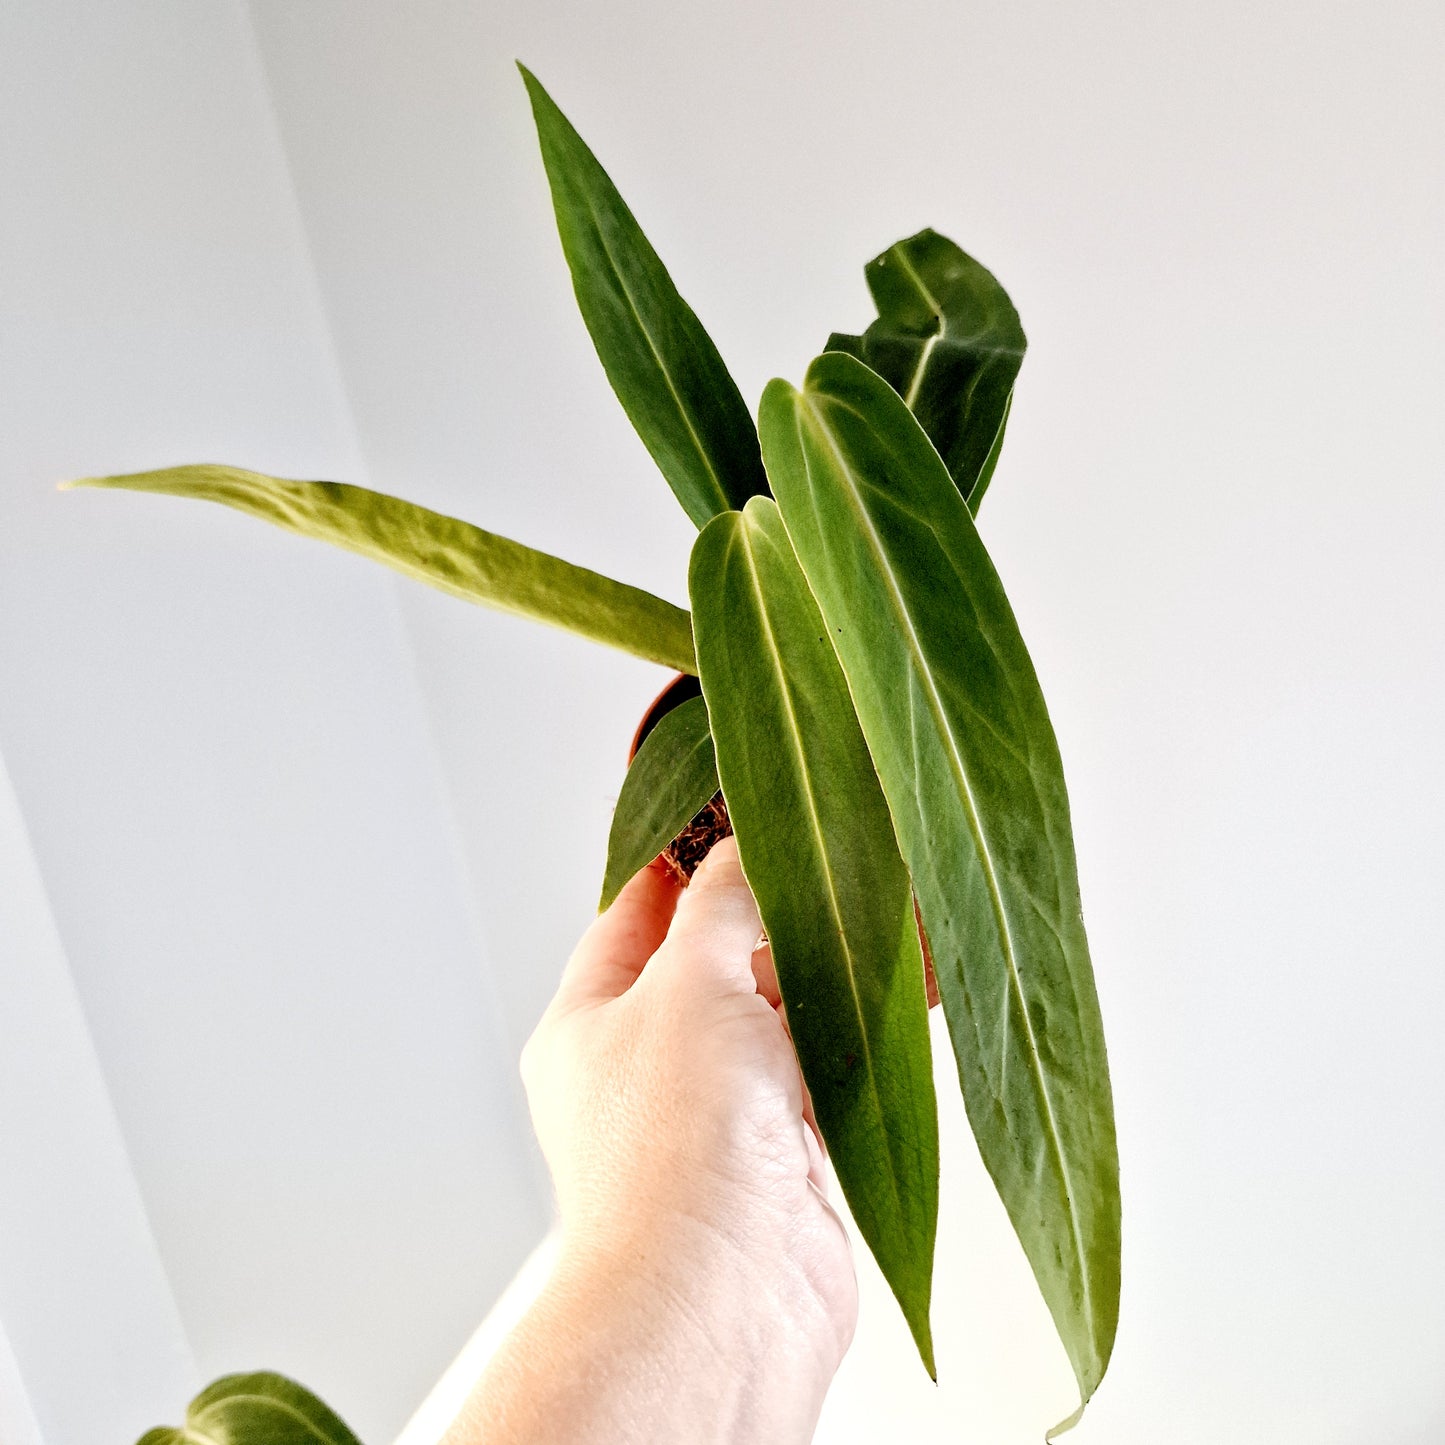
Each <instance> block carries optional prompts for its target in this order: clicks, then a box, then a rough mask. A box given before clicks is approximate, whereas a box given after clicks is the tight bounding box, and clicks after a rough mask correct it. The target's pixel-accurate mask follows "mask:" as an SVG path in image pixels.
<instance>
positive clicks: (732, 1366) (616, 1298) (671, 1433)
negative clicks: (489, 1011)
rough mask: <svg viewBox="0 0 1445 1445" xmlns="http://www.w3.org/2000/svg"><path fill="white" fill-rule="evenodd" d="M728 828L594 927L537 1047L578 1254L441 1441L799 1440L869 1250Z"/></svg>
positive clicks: (546, 1126)
mask: <svg viewBox="0 0 1445 1445" xmlns="http://www.w3.org/2000/svg"><path fill="white" fill-rule="evenodd" d="M760 938H761V927H760V924H759V920H758V912H757V907H756V905H755V904H754V902H753V898H752V894H751V893H750V892H749V890H748V886H747V883H746V882H745V881H744V878H743V875H742V870H741V868H740V867H739V865H738V859H737V849H736V846H735V845H734V843H733V840H732V839H730V838H729V839H725V840H724V841H723V842H721V843H719V844H718V845H717V846H716V847H715V848H714V849H713V850H712V852H711V853H710V854H709V855H708V857H707V858H706V859H705V860H704V862H703V865H702V867H701V868H700V869H699V870H698V872H697V875H696V877H695V878H694V880H693V882H692V884H691V886H689V887H688V888H687V889H686V890H679V889H678V888H677V887H676V885H675V884H673V883H672V882H671V881H669V879H668V878H667V877H666V875H665V874H664V873H662V872H661V871H660V870H657V869H653V868H649V869H646V870H644V871H643V872H642V873H640V874H639V875H638V876H637V877H636V878H634V879H633V880H632V882H631V883H630V884H629V885H628V886H627V888H626V889H624V890H623V892H622V894H621V896H620V897H619V898H618V900H617V902H616V903H615V904H613V906H612V907H611V908H610V909H609V910H608V911H607V912H606V913H605V914H603V915H602V917H600V918H599V919H598V920H597V921H596V922H595V923H594V924H593V925H592V927H591V928H590V929H589V930H588V931H587V933H586V935H585V936H584V937H583V939H582V941H581V943H580V944H579V945H578V947H577V950H576V952H575V953H574V954H573V956H572V959H571V961H570V962H569V963H568V965H567V968H566V971H565V973H564V975H563V978H562V982H561V985H560V987H559V988H558V990H557V996H556V997H555V998H554V999H553V1001H552V1003H551V1005H550V1007H549V1008H548V1009H547V1012H546V1014H545V1015H544V1016H543V1018H542V1021H541V1023H540V1024H539V1025H538V1026H537V1030H536V1032H535V1033H534V1034H533V1036H532V1038H531V1040H530V1041H529V1042H528V1044H527V1047H526V1049H525V1051H524V1053H523V1058H522V1076H523V1080H524V1082H525V1084H526V1087H527V1096H528V1100H529V1103H530V1105H531V1109H532V1119H533V1123H534V1125H535V1127H536V1131H537V1137H538V1139H539V1141H540V1142H541V1145H542V1151H543V1153H544V1154H545V1156H546V1159H547V1163H548V1166H549V1168H550V1169H551V1171H552V1179H553V1183H554V1185H555V1187H556V1194H557V1205H558V1211H559V1217H560V1228H561V1251H560V1255H559V1259H558V1263H557V1266H556V1268H555V1270H554V1271H553V1274H552V1277H551V1279H550V1280H549V1282H548V1283H547V1285H546V1286H545V1287H544V1289H543V1291H542V1293H541V1295H540V1297H539V1298H538V1300H537V1301H536V1303H535V1304H534V1305H533V1306H532V1308H531V1309H530V1310H529V1311H528V1313H527V1314H526V1315H525V1317H524V1318H523V1319H522V1321H521V1322H520V1323H519V1324H518V1326H517V1327H516V1329H515V1330H513V1331H512V1333H511V1334H510V1335H509V1336H508V1338H507V1339H506V1340H505V1341H504V1342H503V1344H502V1346H501V1347H500V1349H499V1350H498V1352H497V1353H496V1355H495V1356H494V1357H493V1359H492V1362H491V1363H490V1365H489V1366H488V1367H487V1369H486V1370H485V1371H484V1372H483V1374H482V1376H481V1378H480V1379H479V1380H478V1381H477V1384H476V1385H475V1387H474V1388H473V1390H472V1392H471V1395H470V1397H469V1399H468V1401H467V1404H466V1406H465V1407H464V1408H463V1410H462V1412H461V1414H460V1415H459V1416H458V1417H457V1419H456V1421H455V1422H454V1423H453V1425H452V1426H451V1428H450V1430H449V1431H448V1432H447V1435H446V1437H445V1442H444V1445H543V1442H546V1445H559V1442H567V1445H663V1442H666V1445H678V1442H688V1445H802V1442H806V1441H808V1440H811V1439H812V1436H813V1430H814V1427H815V1426H816V1424H817V1420H818V1412H819V1410H820V1408H821V1406H822V1402H823V1396H824V1393H825V1392H826V1390H827V1388H828V1384H829V1382H830V1381H831V1380H832V1378H833V1375H834V1373H835V1371H836V1370H837V1368H838V1364H839V1362H840V1361H841V1360H842V1358H843V1354H844V1352H845V1351H846V1350H847V1348H848V1344H849V1342H850V1341H851V1340H852V1338H853V1329H854V1325H855V1323H856V1320H857V1314H858V1293H857V1286H856V1283H855V1280H854V1275H853V1262H852V1254H851V1251H850V1247H849V1243H848V1238H847V1235H846V1233H845V1231H844V1228H843V1225H842V1223H841V1221H840V1220H839V1218H838V1216H837V1214H836V1213H835V1212H834V1210H833V1208H832V1206H831V1205H830V1204H829V1203H828V1200H827V1196H826V1184H825V1180H824V1173H823V1156H822V1151H821V1149H820V1147H819V1144H818V1140H817V1137H816V1134H815V1132H814V1129H813V1127H812V1125H811V1122H810V1120H809V1118H808V1111H807V1103H806V1094H805V1091H804V1088H803V1082H802V1078H801V1076H800V1075H799V1072H798V1065H797V1060H796V1058H795V1056H794V1054H793V1049H792V1045H791V1044H790V1042H789V1040H788V1036H787V1031H786V1027H785V1024H784V1020H783V1016H782V1013H781V1008H780V1005H779V1001H778V989H777V979H776V976H775V975H774V972H773V968H772V963H771V960H770V958H769V955H768V951H767V948H766V947H759V946H758V945H759V943H760Z"/></svg>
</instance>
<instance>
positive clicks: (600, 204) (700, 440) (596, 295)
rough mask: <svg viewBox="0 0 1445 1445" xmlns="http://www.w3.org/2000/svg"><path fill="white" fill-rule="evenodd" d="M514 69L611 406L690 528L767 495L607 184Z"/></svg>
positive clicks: (580, 143) (754, 447)
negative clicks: (624, 418) (626, 421)
mask: <svg viewBox="0 0 1445 1445" xmlns="http://www.w3.org/2000/svg"><path fill="white" fill-rule="evenodd" d="M518 69H520V70H521V72H522V79H523V80H524V81H525V82H526V84H527V92H528V94H529V95H530V96H531V99H532V114H533V116H534V118H535V119H536V122H537V136H538V139H539V140H540V141H541V144H542V160H543V162H544V164H545V165H546V167H547V179H548V181H549V183H550V185H551V188H552V204H553V208H554V209H555V211H556V213H557V230H558V233H559V234H560V236H561V238H562V250H563V253H564V254H565V255H566V257H567V265H568V267H569V269H570V270H571V272H572V285H573V289H574V290H575V291H576V293H577V305H578V306H579V307H580V309H581V311H582V319H583V320H584V321H585V322H586V323H587V330H588V331H589V332H590V333H591V335H592V341H593V344H594V345H595V346H596V348H597V355H598V357H599V358H600V359H601V362H602V366H603V369H604V370H605V371H606V372H607V379H608V380H609V381H610V382H611V383H612V389H613V391H615V392H616V393H617V399H618V400H619V401H620V402H621V403H622V407H623V410H624V411H626V413H627V415H628V417H629V418H630V419H631V422H632V425H633V426H634V427H636V429H637V434H638V436H640V437H641V438H642V441H643V444H644V445H645V446H646V447H647V450H648V451H649V452H651V453H652V457H653V460H654V461H656V463H657V465H658V467H659V468H660V469H661V471H662V474H663V476H664V477H665V478H666V479H667V482H668V485H669V486H670V487H671V488H672V490H673V491H674V492H675V493H676V494H677V499H678V501H680V502H681V503H682V505H683V509H684V510H685V511H686V512H687V514H688V516H689V517H691V518H692V520H693V521H694V522H695V523H696V524H697V525H698V526H699V527H701V526H702V525H703V524H704V523H705V522H706V521H707V520H708V518H709V517H711V516H714V515H715V514H716V513H718V512H722V511H726V510H727V509H728V508H730V507H741V506H742V505H743V503H744V502H746V501H747V499H748V498H749V497H751V496H753V495H755V494H757V493H761V492H766V491H767V478H766V476H765V475H764V473H763V464H762V459H761V457H760V456H759V454H758V434H757V429H756V428H755V427H754V425H753V419H752V417H751V416H750V415H749V413H748V409H747V406H746V405H745V404H744V402H743V399H742V395H741V394H740V393H739V391H738V388H737V384H736V383H735V382H734V381H733V379H732V377H731V376H729V375H728V370H727V367H726V366H725V365H724V364H723V360H722V357H721V356H719V355H718V350H717V347H716V346H714V345H713V343H712V338H711V337H709V336H708V334H707V332H706V331H704V330H703V328H702V324H701V322H699V321H698V319H697V317H696V316H695V315H694V314H693V310H692V308H691V307H690V306H689V305H688V304H687V302H686V301H684V300H683V299H682V297H681V296H679V295H678V292H677V287H676V286H674V285H673V284H672V278H671V277H670V276H669V275H668V274H667V271H666V269H665V268H664V267H663V264H662V262H661V261H659V260H658V258H657V252H656V251H654V250H653V249H652V246H651V244H650V242H649V241H648V239H647V237H646V236H644V235H643V234H642V228H641V227H640V226H639V225H638V224H637V222H636V220H634V219H633V215H632V212H631V211H630V210H628V208H627V204H626V202H624V201H623V199H622V197H621V196H620V195H619V194H618V193H617V187H616V186H614V185H613V184H612V181H611V179H610V178H609V177H608V175H607V172H606V171H604V170H603V169H602V167H601V166H600V165H599V164H598V162H597V158H596V156H594V155H593V154H592V152H591V151H590V150H589V149H588V147H587V144H586V142H585V141H584V140H583V139H582V137H581V136H580V135H578V134H577V132H576V130H574V129H573V127H572V124H571V122H570V121H569V120H568V119H567V117H566V116H565V115H563V114H562V112H561V111H560V110H559V109H558V108H557V106H556V104H555V103H554V102H553V100H552V98H551V96H549V95H548V94H547V92H546V91H545V90H544V89H543V88H542V85H541V82H540V81H538V79H537V77H536V76H534V75H533V74H532V73H531V72H530V71H529V70H528V69H527V68H526V66H519V67H518Z"/></svg>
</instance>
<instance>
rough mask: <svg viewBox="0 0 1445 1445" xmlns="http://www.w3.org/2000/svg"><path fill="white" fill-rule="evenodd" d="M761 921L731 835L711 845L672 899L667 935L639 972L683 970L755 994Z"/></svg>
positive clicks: (725, 988) (722, 988)
mask: <svg viewBox="0 0 1445 1445" xmlns="http://www.w3.org/2000/svg"><path fill="white" fill-rule="evenodd" d="M762 931H763V926H762V921H761V919H760V918H759V917H758V905H757V904H756V903H755V902H754V901H753V895H752V890H751V889H750V888H749V887H748V884H747V879H746V878H744V877H743V870H742V864H741V863H739V861H738V846H737V843H736V841H735V840H734V839H732V838H724V839H722V840H721V841H720V842H718V843H716V844H714V845H713V848H712V850H711V852H709V853H708V855H707V857H706V858H704V859H703V860H702V863H701V865H700V866H699V868H698V870H697V872H696V873H694V874H693V878H692V882H691V883H689V884H688V886H687V888H686V890H685V891H684V892H683V895H682V897H681V898H680V899H679V900H678V903H677V912H676V913H675V914H674V915H673V919H672V926H671V927H670V928H669V929H668V933H667V940H666V942H664V943H663V945H662V947H661V948H660V949H658V951H657V954H656V956H655V957H654V958H653V960H652V962H651V963H650V964H649V965H648V966H647V969H646V970H645V973H644V977H646V976H648V975H651V976H653V977H658V978H659V979H661V978H664V977H678V976H683V975H685V976H686V977H687V978H688V979H689V980H691V981H692V982H694V983H703V982H706V983H709V984H711V985H712V986H713V987H714V988H715V989H716V990H717V991H718V992H721V993H755V992H756V991H757V982H756V980H755V979H754V977H753V965H752V957H753V952H754V950H755V949H756V948H757V946H758V944H759V942H760V941H761V939H762Z"/></svg>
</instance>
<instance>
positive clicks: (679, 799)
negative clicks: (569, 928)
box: [598, 697, 718, 910]
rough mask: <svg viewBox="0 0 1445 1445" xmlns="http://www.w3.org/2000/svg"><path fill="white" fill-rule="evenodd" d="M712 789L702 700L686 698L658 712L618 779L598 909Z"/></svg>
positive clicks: (709, 746) (707, 798)
mask: <svg viewBox="0 0 1445 1445" xmlns="http://www.w3.org/2000/svg"><path fill="white" fill-rule="evenodd" d="M717 790H718V781H717V763H716V761H715V760H714V757H713V748H712V734H711V733H710V732H709V731H708V722H707V704H706V703H705V702H704V701H703V700H702V698H700V697H692V698H689V699H688V700H687V701H686V702H684V703H679V704H678V706H677V707H675V708H673V710H672V711H671V712H669V713H664V714H663V716H662V717H661V718H660V719H659V721H658V723H657V726H656V727H654V728H653V729H652V731H651V732H650V733H648V735H647V736H646V738H644V739H643V742H642V746H641V747H640V748H638V750H637V756H636V757H635V758H633V760H632V766H631V767H630V768H628V770H627V776H626V777H625V778H624V779H623V780H622V791H621V792H620V793H619V794H618V796H617V807H616V808H615V809H614V810H613V813H612V830H611V832H610V833H609V835H608V838H607V869H606V873H605V876H604V878H603V880H602V901H601V903H600V904H599V905H598V908H599V910H600V909H604V908H610V907H611V906H612V904H613V901H614V900H615V899H616V897H617V895H618V894H619V893H620V892H621V891H622V889H623V886H624V885H625V884H626V882H627V880H628V879H629V878H631V877H632V876H633V875H634V874H635V873H637V872H638V870H639V869H642V868H645V867H647V865H648V864H649V863H650V862H652V860H653V859H654V858H656V857H657V855H658V854H659V853H661V852H662V850H663V849H664V848H666V847H667V845H668V844H669V843H671V842H672V840H673V839H674V838H676V837H677V835H678V834H679V833H681V832H682V830H683V829H684V828H686V827H687V825H688V824H689V823H690V822H692V820H693V819H694V818H695V817H697V815H698V814H699V813H700V812H702V810H703V809H704V808H705V807H706V806H707V805H708V803H709V802H710V801H711V800H712V798H713V796H714V794H716V792H717Z"/></svg>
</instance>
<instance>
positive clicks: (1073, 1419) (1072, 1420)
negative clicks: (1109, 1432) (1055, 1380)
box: [1044, 1397, 1089, 1445]
mask: <svg viewBox="0 0 1445 1445" xmlns="http://www.w3.org/2000/svg"><path fill="white" fill-rule="evenodd" d="M1088 1403H1089V1401H1088V1399H1087V1397H1086V1398H1085V1399H1082V1400H1080V1401H1079V1408H1078V1409H1077V1410H1075V1411H1074V1413H1073V1414H1072V1415H1070V1416H1069V1417H1068V1418H1067V1419H1064V1420H1060V1421H1059V1423H1058V1424H1057V1425H1055V1426H1053V1427H1052V1428H1051V1429H1048V1430H1045V1431H1044V1445H1054V1441H1055V1440H1057V1439H1058V1438H1059V1436H1060V1435H1066V1434H1068V1432H1069V1431H1070V1430H1072V1429H1073V1428H1074V1426H1075V1425H1077V1424H1078V1423H1079V1421H1080V1420H1082V1419H1083V1418H1084V1406H1086V1405H1087V1404H1088Z"/></svg>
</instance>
